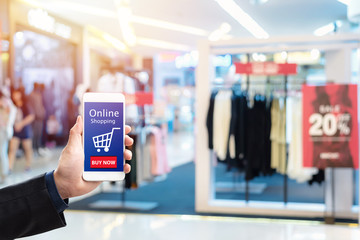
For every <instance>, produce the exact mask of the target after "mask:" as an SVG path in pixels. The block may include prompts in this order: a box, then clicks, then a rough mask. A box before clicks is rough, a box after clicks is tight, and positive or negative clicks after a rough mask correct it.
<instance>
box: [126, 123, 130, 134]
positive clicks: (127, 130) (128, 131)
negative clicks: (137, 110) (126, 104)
mask: <svg viewBox="0 0 360 240" xmlns="http://www.w3.org/2000/svg"><path fill="white" fill-rule="evenodd" d="M130 132H131V127H130V126H129V125H125V135H126V134H129V133H130Z"/></svg>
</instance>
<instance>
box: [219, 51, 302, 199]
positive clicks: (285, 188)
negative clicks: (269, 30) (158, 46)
mask: <svg viewBox="0 0 360 240" xmlns="http://www.w3.org/2000/svg"><path fill="white" fill-rule="evenodd" d="M247 56H248V59H250V56H249V54H247ZM305 82H306V81H305V80H303V81H297V82H292V83H291V85H292V86H294V87H295V86H296V87H299V86H302V85H303V84H304V83H305ZM242 83H245V84H246V88H245V92H249V91H250V84H251V85H265V86H269V85H273V86H279V85H284V86H283V88H282V90H281V91H283V98H284V102H285V107H286V101H287V98H288V93H289V87H288V84H289V79H288V75H284V78H283V80H282V81H281V82H280V81H276V82H271V81H270V77H267V79H266V82H260V81H256V82H255V81H254V82H250V76H249V75H246V77H245V81H244V82H233V83H231V86H232V87H233V86H234V85H235V84H240V85H241V84H242ZM228 85H229V84H228V83H223V84H214V86H215V87H216V88H219V89H229V88H230V86H228ZM285 129H286V121H285ZM286 140H287V139H286V134H285V144H286V147H285V149H286V162H285V169H287V164H288V144H287V141H286ZM237 174H238V173H237V172H233V178H232V179H233V189H236V186H237V184H236V181H237V179H238V175H237ZM283 176H284V177H283V183H284V184H283V202H284V204H285V205H286V204H287V203H288V175H287V173H286V172H285V174H284V175H283ZM250 190H251V186H250V180H248V179H246V180H245V201H246V202H247V203H248V202H249V200H250Z"/></svg>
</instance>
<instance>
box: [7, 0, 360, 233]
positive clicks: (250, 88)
mask: <svg viewBox="0 0 360 240" xmlns="http://www.w3.org/2000/svg"><path fill="white" fill-rule="evenodd" d="M359 81H360V1H359V0H316V1H315V0H194V1H190V0H178V1H166V0H102V1H97V0H71V1H70V0H61V1H60V0H0V150H1V152H0V188H3V187H6V186H9V185H13V184H16V183H19V182H22V181H25V180H27V179H31V178H33V177H35V176H38V175H40V174H43V173H45V172H50V171H52V170H54V169H55V168H56V167H57V164H58V160H59V157H60V155H61V152H62V149H63V148H64V147H65V145H66V143H67V139H68V137H69V130H70V129H71V127H72V126H73V125H74V123H75V122H76V118H77V116H78V115H82V114H83V94H84V93H85V92H103V93H110V92H111V93H123V94H124V95H125V123H126V124H128V125H130V126H131V127H132V130H131V132H130V134H129V135H130V136H131V137H132V138H133V139H134V144H133V146H131V147H129V150H131V151H132V154H133V155H132V156H133V159H132V160H131V161H128V163H129V164H130V165H131V167H132V170H131V172H130V173H129V174H127V175H126V177H125V180H123V181H117V182H108V181H106V182H103V183H102V184H101V185H100V186H99V187H98V188H97V189H95V190H94V191H92V192H91V193H88V194H86V195H84V196H80V197H75V198H71V199H70V202H69V208H68V209H66V210H65V212H64V213H65V218H66V221H67V226H66V227H64V228H60V229H57V230H53V231H50V232H47V233H43V234H40V235H36V236H32V237H28V238H26V239H77V238H78V239H97V240H111V239H123V238H124V239H125V238H129V239H130V238H131V239H145V238H146V239H219V238H226V239H252V240H262V239H264V240H265V239H277V240H280V239H281V240H287V239H294V240H295V239H296V240H300V239H304V240H312V239H313V240H315V239H316V240H325V239H341V240H343V239H360V229H359V221H360V217H359V216H360V208H359V204H360V203H359V194H360V193H359V187H360V185H359V181H360V180H359V170H358V168H359V159H360V158H359V116H360V115H359V103H360V102H359V97H358V93H359V89H360V88H359ZM30 115H31V116H33V118H32V120H31V121H30V122H27V123H26V124H27V125H26V124H23V125H26V126H23V125H22V126H21V131H20V132H19V131H18V126H19V124H18V123H19V122H21V121H23V120H24V119H26V118H27V117H28V116H30ZM110 132H111V129H110ZM114 134H116V132H115V133H114ZM110 138H111V135H110ZM110 142H111V140H110ZM94 146H95V147H97V145H96V143H95V140H94ZM98 152H100V149H98Z"/></svg>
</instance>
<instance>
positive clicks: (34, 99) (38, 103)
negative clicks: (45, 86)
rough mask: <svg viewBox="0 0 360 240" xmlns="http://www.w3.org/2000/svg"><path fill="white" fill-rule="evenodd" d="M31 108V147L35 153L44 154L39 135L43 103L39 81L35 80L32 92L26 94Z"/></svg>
mask: <svg viewBox="0 0 360 240" xmlns="http://www.w3.org/2000/svg"><path fill="white" fill-rule="evenodd" d="M28 99H29V102H30V104H31V107H32V109H33V110H34V115H35V119H34V121H33V122H32V128H33V147H34V150H35V153H36V154H37V155H39V156H44V151H43V149H42V148H41V147H42V144H41V137H42V133H43V126H44V120H45V107H44V103H43V96H42V87H41V84H40V83H37V82H35V83H34V88H33V90H32V92H31V93H30V94H29V96H28Z"/></svg>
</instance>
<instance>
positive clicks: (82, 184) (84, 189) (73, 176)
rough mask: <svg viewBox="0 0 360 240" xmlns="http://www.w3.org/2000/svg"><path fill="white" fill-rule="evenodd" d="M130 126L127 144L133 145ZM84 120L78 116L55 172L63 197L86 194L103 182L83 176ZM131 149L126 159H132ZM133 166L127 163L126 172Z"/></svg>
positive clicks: (125, 154)
mask: <svg viewBox="0 0 360 240" xmlns="http://www.w3.org/2000/svg"><path fill="white" fill-rule="evenodd" d="M130 131H131V128H130V126H125V134H126V136H125V145H126V146H131V145H132V144H133V139H132V138H130V137H129V136H128V135H127V134H128V133H129V132H130ZM82 132H83V121H82V118H81V117H80V116H78V118H77V120H76V123H75V125H74V126H73V127H72V128H71V130H70V136H69V140H68V143H67V145H66V146H65V148H64V150H63V151H62V153H61V156H60V159H59V165H58V167H57V168H56V170H55V172H54V179H55V184H56V187H57V189H58V192H59V194H60V196H61V198H62V199H66V198H70V197H76V196H81V195H84V194H86V193H88V192H91V191H92V190H94V189H95V188H96V187H97V186H99V185H100V184H101V182H88V181H85V180H84V179H83V178H82V174H83V169H84V158H85V157H84V148H83V144H82ZM131 158H132V153H131V151H130V150H127V149H126V150H125V151H124V159H125V160H131ZM130 170H131V167H130V165H129V164H125V166H124V172H125V173H129V172H130Z"/></svg>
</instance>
